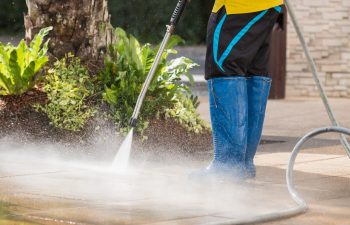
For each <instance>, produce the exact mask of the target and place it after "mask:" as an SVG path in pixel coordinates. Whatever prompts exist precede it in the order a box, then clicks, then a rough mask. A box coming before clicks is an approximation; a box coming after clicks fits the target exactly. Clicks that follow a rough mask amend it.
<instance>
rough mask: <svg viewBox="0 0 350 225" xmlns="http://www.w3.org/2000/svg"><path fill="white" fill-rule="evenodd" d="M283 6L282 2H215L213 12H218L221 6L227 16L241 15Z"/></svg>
mask: <svg viewBox="0 0 350 225" xmlns="http://www.w3.org/2000/svg"><path fill="white" fill-rule="evenodd" d="M282 4H283V0H216V1H215V4H214V8H213V12H218V11H219V10H220V9H221V8H222V7H223V6H225V8H226V12H227V14H243V13H251V12H259V11H262V10H265V9H269V8H273V7H276V6H279V5H282Z"/></svg>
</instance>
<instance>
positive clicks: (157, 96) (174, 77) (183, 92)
mask: <svg viewBox="0 0 350 225" xmlns="http://www.w3.org/2000/svg"><path fill="white" fill-rule="evenodd" d="M115 33H116V36H117V40H118V41H117V43H116V44H113V45H111V46H110V47H109V51H108V56H107V57H106V60H105V67H106V68H105V70H104V71H103V72H102V73H101V74H100V76H99V77H100V81H101V82H102V84H103V85H104V93H103V99H104V100H105V101H106V102H107V103H109V105H110V106H111V109H112V111H113V112H114V115H115V120H116V124H117V126H118V128H119V129H121V131H126V130H127V129H128V128H127V127H128V123H129V119H130V117H131V115H132V112H133V110H134V107H135V104H136V101H137V98H138V95H139V94H140V91H141V89H142V85H143V83H144V81H145V79H146V77H147V75H148V72H149V70H150V68H151V66H152V63H153V61H154V57H155V55H156V53H157V50H158V48H152V47H151V45H150V44H146V45H143V46H140V44H139V42H138V41H137V40H136V39H135V38H134V37H133V36H131V35H129V36H128V35H127V34H126V33H125V31H124V30H122V29H120V28H117V29H116V31H115ZM180 42H182V39H181V38H180V37H178V36H173V37H172V38H171V40H170V41H169V44H168V45H167V47H166V51H165V52H164V53H163V55H162V58H161V60H160V64H159V66H158V69H157V71H156V73H155V76H154V79H153V81H152V82H151V85H150V87H149V91H148V93H147V95H146V98H145V101H144V104H143V107H142V109H141V114H140V117H139V122H138V127H137V130H138V131H140V132H142V131H144V129H146V128H147V126H148V121H149V120H150V119H151V118H154V117H156V116H158V117H159V116H161V115H163V116H166V118H169V117H173V118H175V120H176V121H178V122H179V123H180V124H181V125H183V126H184V127H185V128H187V129H188V130H190V131H195V132H200V131H202V130H203V129H204V128H205V125H204V122H203V121H202V120H201V119H200V118H199V115H198V114H197V113H196V110H195V109H196V107H197V106H198V104H197V102H196V101H192V100H195V98H193V97H192V98H191V96H192V93H191V91H190V89H189V87H188V86H186V85H185V84H183V83H182V82H180V81H181V78H180V76H181V75H186V76H187V77H188V78H189V79H190V80H191V81H193V77H192V75H191V74H189V72H188V71H189V69H191V68H193V67H194V66H196V64H195V63H193V62H192V61H191V60H190V59H188V58H185V57H181V58H177V59H174V60H167V57H168V56H169V54H176V51H175V50H173V49H172V48H173V47H174V46H176V45H177V44H178V43H180Z"/></svg>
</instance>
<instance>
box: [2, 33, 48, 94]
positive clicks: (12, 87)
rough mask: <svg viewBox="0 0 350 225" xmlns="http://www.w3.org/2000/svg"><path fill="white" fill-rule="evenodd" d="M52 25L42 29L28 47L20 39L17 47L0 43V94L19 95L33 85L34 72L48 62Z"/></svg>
mask: <svg viewBox="0 0 350 225" xmlns="http://www.w3.org/2000/svg"><path fill="white" fill-rule="evenodd" d="M50 30H52V27H48V28H44V29H42V30H41V31H40V32H39V33H38V34H37V35H36V36H35V37H34V39H33V41H32V42H31V44H30V46H29V47H28V46H27V45H26V44H25V42H24V40H22V41H21V42H20V43H19V45H18V46H17V47H14V46H12V45H11V44H8V45H6V46H4V45H0V95H21V94H23V93H25V92H26V91H28V90H29V89H31V88H33V86H34V85H35V77H34V76H35V74H37V72H38V71H39V70H40V69H41V68H42V67H43V66H44V65H45V64H46V63H47V62H48V60H49V59H48V57H47V56H46V53H47V50H48V41H47V42H46V43H45V44H44V45H43V46H42V43H43V41H44V38H45V36H46V35H47V34H48V33H49V31H50ZM41 46H42V47H41Z"/></svg>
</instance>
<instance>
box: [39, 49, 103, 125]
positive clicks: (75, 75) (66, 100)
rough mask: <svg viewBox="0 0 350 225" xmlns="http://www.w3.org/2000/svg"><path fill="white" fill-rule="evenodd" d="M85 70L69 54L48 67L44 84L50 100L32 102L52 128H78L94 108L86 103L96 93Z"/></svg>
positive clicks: (91, 114)
mask: <svg viewBox="0 0 350 225" xmlns="http://www.w3.org/2000/svg"><path fill="white" fill-rule="evenodd" d="M94 89H95V88H94V84H93V82H92V81H91V78H90V76H89V72H88V70H87V69H86V68H85V67H83V66H82V65H81V63H80V59H79V58H75V57H74V56H72V55H68V56H67V57H65V58H63V59H61V60H59V61H57V62H56V63H55V64H54V67H53V68H51V69H50V70H48V74H47V76H46V81H45V85H44V88H43V90H44V92H46V93H47V96H48V100H49V102H48V103H47V104H46V105H35V108H36V109H37V110H39V111H42V112H45V113H46V114H47V115H48V117H49V118H50V120H51V122H52V124H53V125H54V126H55V127H58V128H63V129H66V130H70V131H79V130H81V129H82V128H83V127H84V125H85V124H86V122H87V120H88V119H89V118H91V117H92V116H94V114H95V112H96V110H95V109H94V108H93V107H91V106H90V105H89V100H90V98H91V97H92V96H93V94H94V93H95V91H94Z"/></svg>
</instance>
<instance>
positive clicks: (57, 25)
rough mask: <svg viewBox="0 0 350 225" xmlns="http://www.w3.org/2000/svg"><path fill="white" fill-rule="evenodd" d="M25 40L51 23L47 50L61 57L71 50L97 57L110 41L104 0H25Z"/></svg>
mask: <svg viewBox="0 0 350 225" xmlns="http://www.w3.org/2000/svg"><path fill="white" fill-rule="evenodd" d="M26 3H27V7H28V14H27V15H25V28H26V40H27V41H30V40H32V38H33V37H34V35H35V34H36V33H38V31H39V30H40V29H41V28H43V27H48V26H53V28H54V29H53V31H51V33H50V35H49V38H50V44H49V53H50V54H51V55H52V56H54V57H56V58H62V57H63V56H64V55H65V54H67V53H69V52H71V53H73V54H74V55H76V56H78V57H80V58H81V59H82V60H83V61H86V60H88V61H91V60H93V61H99V60H101V59H102V56H103V55H104V53H105V52H106V47H107V46H108V45H109V44H110V43H111V42H112V41H113V30H112V27H111V25H110V15H109V13H108V6H107V0H26Z"/></svg>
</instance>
